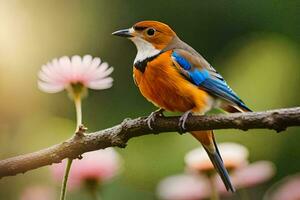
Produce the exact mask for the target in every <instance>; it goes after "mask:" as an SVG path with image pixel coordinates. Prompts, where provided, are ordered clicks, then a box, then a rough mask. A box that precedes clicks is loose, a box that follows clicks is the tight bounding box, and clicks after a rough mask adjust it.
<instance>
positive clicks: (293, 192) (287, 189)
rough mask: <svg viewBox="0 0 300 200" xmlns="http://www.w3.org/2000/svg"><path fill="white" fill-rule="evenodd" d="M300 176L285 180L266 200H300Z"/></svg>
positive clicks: (277, 185)
mask: <svg viewBox="0 0 300 200" xmlns="http://www.w3.org/2000/svg"><path fill="white" fill-rule="evenodd" d="M299 188H300V175H299V174H297V175H293V176H289V177H286V178H284V179H283V180H282V181H280V182H278V183H276V184H275V185H274V186H272V187H271V188H270V190H269V191H268V192H267V193H266V195H265V198H264V199H266V200H297V199H300V190H299Z"/></svg>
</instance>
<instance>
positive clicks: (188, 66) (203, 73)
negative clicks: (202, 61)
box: [172, 51, 251, 111]
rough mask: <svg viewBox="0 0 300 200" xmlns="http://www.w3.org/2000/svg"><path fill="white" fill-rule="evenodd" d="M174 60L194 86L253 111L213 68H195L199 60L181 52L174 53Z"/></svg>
mask: <svg viewBox="0 0 300 200" xmlns="http://www.w3.org/2000/svg"><path fill="white" fill-rule="evenodd" d="M172 59H173V61H174V63H175V65H177V67H179V71H180V72H181V74H183V75H184V76H185V78H187V80H189V81H190V82H192V83H193V84H195V85H197V86H199V87H201V88H203V89H204V90H206V91H207V92H209V93H211V94H213V95H215V96H218V97H220V98H222V99H225V100H227V101H229V102H232V103H234V104H236V105H237V106H238V107H240V108H242V109H243V110H247V111H251V110H250V109H249V108H248V107H247V106H246V105H245V104H244V102H243V101H242V100H241V99H240V98H239V97H238V96H237V94H236V93H235V92H234V91H233V90H232V89H231V88H230V87H229V86H228V85H227V83H226V82H225V80H224V79H223V77H222V76H221V75H220V74H219V73H218V72H217V71H216V70H215V69H214V68H212V67H211V66H209V67H206V68H205V67H201V66H198V67H197V66H194V65H195V63H196V64H197V60H192V58H190V60H189V56H188V54H186V55H182V51H181V53H180V52H179V51H173V53H172Z"/></svg>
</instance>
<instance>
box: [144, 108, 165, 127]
mask: <svg viewBox="0 0 300 200" xmlns="http://www.w3.org/2000/svg"><path fill="white" fill-rule="evenodd" d="M164 111H165V110H164V109H162V108H160V109H158V110H156V111H154V112H152V113H151V114H150V115H149V117H148V118H147V124H148V127H149V129H151V130H153V128H152V126H151V123H153V122H154V120H155V119H156V118H157V117H164V114H163V112H164Z"/></svg>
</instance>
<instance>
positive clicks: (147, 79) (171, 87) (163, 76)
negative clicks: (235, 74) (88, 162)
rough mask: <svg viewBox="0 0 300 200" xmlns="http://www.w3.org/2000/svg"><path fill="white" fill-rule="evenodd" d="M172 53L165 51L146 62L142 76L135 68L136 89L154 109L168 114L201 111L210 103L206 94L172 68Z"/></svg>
mask: <svg viewBox="0 0 300 200" xmlns="http://www.w3.org/2000/svg"><path fill="white" fill-rule="evenodd" d="M171 53H172V52H171V51H167V52H165V53H163V54H161V55H159V56H158V57H157V58H155V59H154V60H153V61H151V62H148V64H147V67H146V70H145V72H144V73H142V72H141V71H139V70H137V69H136V68H134V69H133V75H134V79H135V81H136V83H137V86H138V87H139V89H140V91H141V93H142V95H143V96H144V97H145V98H146V99H148V100H149V101H151V102H152V103H153V104H155V105H156V106H157V107H160V108H164V109H165V110H168V111H179V112H186V111H188V110H193V111H194V112H203V111H204V110H206V109H207V106H208V104H209V103H208V101H209V96H208V94H207V93H206V92H205V91H203V90H201V89H199V88H198V87H197V86H195V85H193V84H192V83H190V82H189V81H187V80H186V79H184V77H183V76H182V75H181V74H180V73H179V72H178V71H177V70H176V68H175V67H174V66H173V62H172V60H171Z"/></svg>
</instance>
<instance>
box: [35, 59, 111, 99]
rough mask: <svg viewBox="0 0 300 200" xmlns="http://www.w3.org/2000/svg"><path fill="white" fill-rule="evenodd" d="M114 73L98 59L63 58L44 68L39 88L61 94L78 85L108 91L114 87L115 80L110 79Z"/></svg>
mask: <svg viewBox="0 0 300 200" xmlns="http://www.w3.org/2000/svg"><path fill="white" fill-rule="evenodd" d="M112 71H113V68H112V67H109V65H108V64H107V63H106V62H104V63H101V60H100V58H97V57H95V58H92V56H90V55H85V56H84V57H83V58H81V57H80V56H77V55H75V56H72V58H69V57H67V56H63V57H61V58H59V59H57V58H54V59H53V60H52V61H51V62H48V63H47V64H46V65H43V66H42V69H41V71H40V72H39V74H38V77H39V81H38V87H39V89H40V90H42V91H44V92H48V93H56V92H60V91H63V90H64V89H67V88H68V87H70V86H71V84H78V83H79V84H81V85H82V86H84V87H87V88H91V89H95V90H101V89H107V88H110V87H111V86H112V82H113V79H112V78H111V77H108V76H109V75H110V74H111V73H112Z"/></svg>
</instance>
